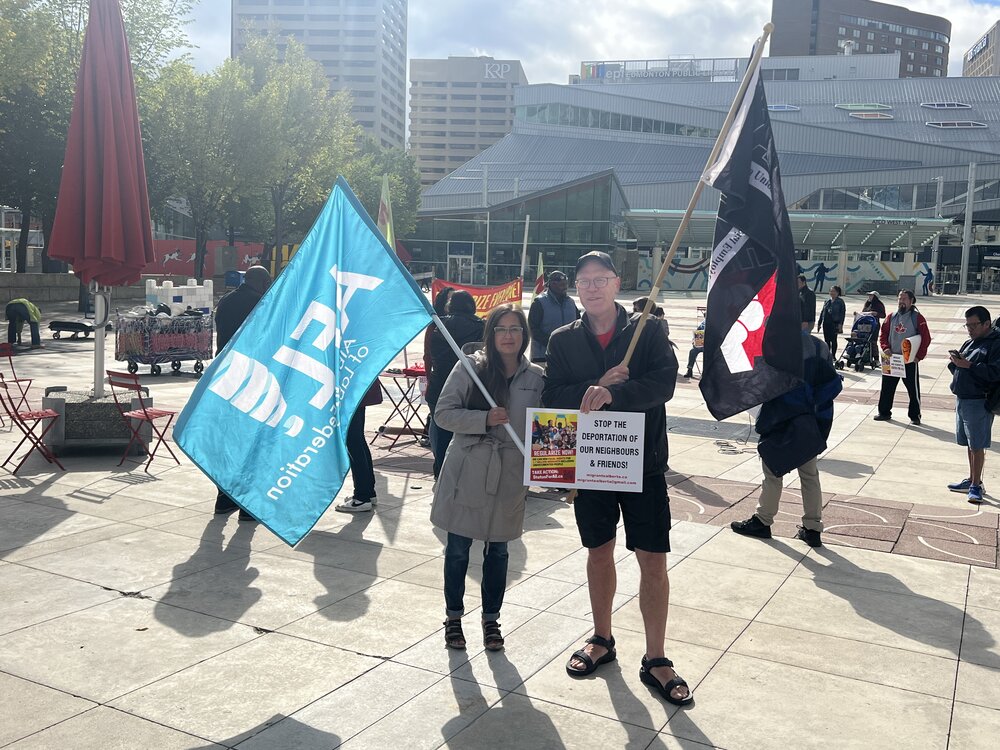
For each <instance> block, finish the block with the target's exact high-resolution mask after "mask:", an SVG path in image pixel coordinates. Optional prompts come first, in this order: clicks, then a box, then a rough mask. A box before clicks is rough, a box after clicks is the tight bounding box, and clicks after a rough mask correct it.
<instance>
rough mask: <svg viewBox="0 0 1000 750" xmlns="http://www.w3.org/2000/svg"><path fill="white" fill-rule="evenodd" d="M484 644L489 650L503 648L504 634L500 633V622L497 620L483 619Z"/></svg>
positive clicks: (500, 649)
mask: <svg viewBox="0 0 1000 750" xmlns="http://www.w3.org/2000/svg"><path fill="white" fill-rule="evenodd" d="M483 645H484V646H485V647H486V650H487V651H502V650H503V636H502V635H500V623H499V622H497V621H496V620H484V621H483Z"/></svg>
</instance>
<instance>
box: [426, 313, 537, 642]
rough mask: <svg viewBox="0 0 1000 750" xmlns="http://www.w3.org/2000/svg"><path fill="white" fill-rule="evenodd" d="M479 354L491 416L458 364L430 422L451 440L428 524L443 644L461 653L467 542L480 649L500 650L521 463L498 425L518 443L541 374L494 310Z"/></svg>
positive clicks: (519, 328)
mask: <svg viewBox="0 0 1000 750" xmlns="http://www.w3.org/2000/svg"><path fill="white" fill-rule="evenodd" d="M484 337H485V348H484V349H483V350H480V351H478V352H476V353H475V354H474V355H472V356H471V357H470V359H471V361H472V365H473V367H474V368H475V370H476V373H477V375H478V376H479V379H480V380H481V381H482V382H483V385H485V386H486V389H487V390H488V391H489V393H490V395H491V396H492V397H493V400H494V401H495V402H496V403H497V406H496V407H493V408H491V407H490V406H489V404H488V403H487V401H486V398H485V397H484V396H483V394H482V393H481V392H480V391H479V389H478V388H477V387H476V384H475V383H474V382H473V380H472V377H471V376H470V375H469V373H468V371H466V369H465V368H464V366H463V364H462V363H461V362H459V363H458V364H457V365H455V367H454V369H453V370H452V371H451V374H450V375H449V376H448V380H447V381H446V382H445V385H444V388H443V390H442V391H441V395H440V397H439V398H438V402H437V408H436V409H435V411H434V421H435V423H437V424H440V425H441V427H442V428H444V429H446V430H449V431H451V432H452V433H454V437H453V438H452V441H451V444H450V445H449V446H448V451H447V453H445V457H444V465H443V466H442V467H441V475H440V477H439V478H438V481H437V484H436V485H435V486H434V504H433V506H432V508H431V522H432V523H433V524H434V525H435V526H437V527H438V528H439V529H441V530H442V531H445V532H447V534H448V541H447V546H446V547H445V556H444V599H445V611H446V616H447V619H446V620H445V623H444V625H445V631H444V637H445V644H446V645H447V646H448V647H449V648H455V649H464V648H465V635H464V633H463V632H462V616H463V615H464V614H465V604H464V596H465V574H466V572H467V571H468V568H469V550H470V548H471V547H472V542H473V540H481V541H483V542H484V549H483V583H482V609H483V617H482V620H483V624H482V625H483V645H484V646H485V647H486V648H487V649H488V650H490V651H498V650H500V649H502V648H503V636H502V635H501V634H500V623H499V617H500V607H501V605H502V604H503V595H504V589H505V588H506V586H507V542H509V541H511V540H512V539H517V538H519V537H520V536H521V533H522V531H523V522H524V500H525V497H526V496H527V487H525V486H524V483H523V481H522V476H523V473H524V457H523V455H522V454H521V451H520V450H519V448H518V446H517V445H516V444H515V443H514V441H513V440H512V439H511V437H510V435H509V433H508V432H507V430H506V428H505V427H504V425H506V424H510V425H511V427H513V429H514V432H515V433H516V434H517V435H518V437H519V438H520V439H521V441H522V445H523V440H524V427H525V412H526V410H527V409H528V408H529V407H535V406H538V404H539V403H540V402H541V396H542V388H543V385H544V383H543V381H542V370H541V368H540V367H538V366H537V365H533V364H531V363H530V362H529V361H528V359H527V357H525V356H524V352H525V350H526V349H527V348H528V339H529V335H528V321H527V320H526V318H525V317H524V313H522V312H521V311H520V310H515V309H514V308H513V307H512V306H511V305H502V306H500V307H498V308H496V309H495V310H493V312H491V313H490V316H489V318H488V319H487V321H486V330H485V334H484Z"/></svg>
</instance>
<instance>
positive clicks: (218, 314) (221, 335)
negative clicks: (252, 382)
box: [215, 266, 271, 521]
mask: <svg viewBox="0 0 1000 750" xmlns="http://www.w3.org/2000/svg"><path fill="white" fill-rule="evenodd" d="M269 286H271V274H270V272H268V270H267V269H266V268H264V266H251V267H250V268H248V269H247V272H246V274H244V276H243V283H242V284H240V285H239V287H237V288H236V289H234V290H233V291H231V292H230V293H229V294H227V295H226V296H224V297H223V298H222V299H220V300H219V304H218V305H216V306H215V355H216V356H219V353H220V352H221V351H222V350H223V349H224V348H225V347H226V344H228V343H229V340H230V339H231V338H232V337H233V336H235V335H236V332H237V331H238V330H239V329H240V326H241V325H243V321H244V320H246V319H247V318H248V317H249V316H250V313H251V312H252V311H253V309H254V307H255V306H256V305H257V303H258V302H260V298H261V297H263V296H264V292H266V291H267V289H268V287H269ZM237 508H239V511H240V520H241V521H253V520H254V517H253V516H251V515H250V514H249V513H247V512H246V511H245V510H243V509H242V508H240V507H239V506H238V505H237V504H236V503H235V502H233V499H232V498H231V497H229V495H227V494H226V493H225V492H223V491H222V489H221V488H220V489H219V491H218V495H217V496H216V498H215V512H216V513H232V512H233V511H234V510H236V509H237Z"/></svg>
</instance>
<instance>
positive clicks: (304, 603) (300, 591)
mask: <svg viewBox="0 0 1000 750" xmlns="http://www.w3.org/2000/svg"><path fill="white" fill-rule="evenodd" d="M186 565H187V562H183V563H180V564H179V565H178V566H177V567H176V568H175V569H174V573H175V575H174V578H173V580H171V581H170V583H169V584H163V585H162V586H156V587H153V588H151V589H147V590H146V591H145V592H144V593H145V594H146V595H148V596H150V597H152V598H153V599H155V600H156V601H160V602H163V603H164V604H169V605H171V606H172V607H182V608H183V609H189V610H192V611H194V612H201V613H202V614H206V615H212V616H213V617H218V618H220V619H222V620H228V621H230V622H241V623H243V624H244V625H250V626H251V627H256V628H263V629H266V630H277V629H278V628H280V627H283V626H285V625H288V624H289V623H291V622H294V621H296V620H299V619H302V618H303V617H306V616H308V615H311V614H313V613H314V612H317V611H318V610H320V609H323V608H324V607H327V606H330V605H332V604H334V603H336V602H338V601H340V600H341V599H345V598H347V597H349V596H351V595H352V594H356V593H358V592H360V591H364V590H365V589H367V588H368V587H370V586H373V585H375V584H376V583H378V582H379V581H380V580H382V579H379V578H376V577H375V576H372V575H368V574H366V573H358V572H356V571H350V570H342V569H340V568H333V567H329V566H313V565H310V564H309V563H307V562H305V561H302V560H293V559H288V558H284V557H278V556H277V555H270V554H266V553H259V554H255V555H253V556H252V557H242V558H240V559H238V560H233V561H232V562H228V563H224V564H222V565H216V566H214V567H211V568H207V569H200V565H199V564H197V563H196V564H195V565H194V566H193V567H194V568H195V569H197V572H194V573H191V574H190V575H189V574H187V572H186V568H185V566H186ZM169 611H170V610H169V609H168V610H165V612H169Z"/></svg>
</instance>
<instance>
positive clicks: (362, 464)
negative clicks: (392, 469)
mask: <svg viewBox="0 0 1000 750" xmlns="http://www.w3.org/2000/svg"><path fill="white" fill-rule="evenodd" d="M345 442H346V444H347V455H348V457H349V458H350V459H351V479H353V480H354V497H355V498H357V499H358V500H371V499H372V498H373V497H375V469H374V467H373V466H372V452H371V451H370V450H369V449H368V443H367V442H365V407H363V406H359V407H358V409H357V411H356V412H354V418H353V419H352V420H351V423H350V424H349V425H348V426H347V437H346V440H345Z"/></svg>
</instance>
